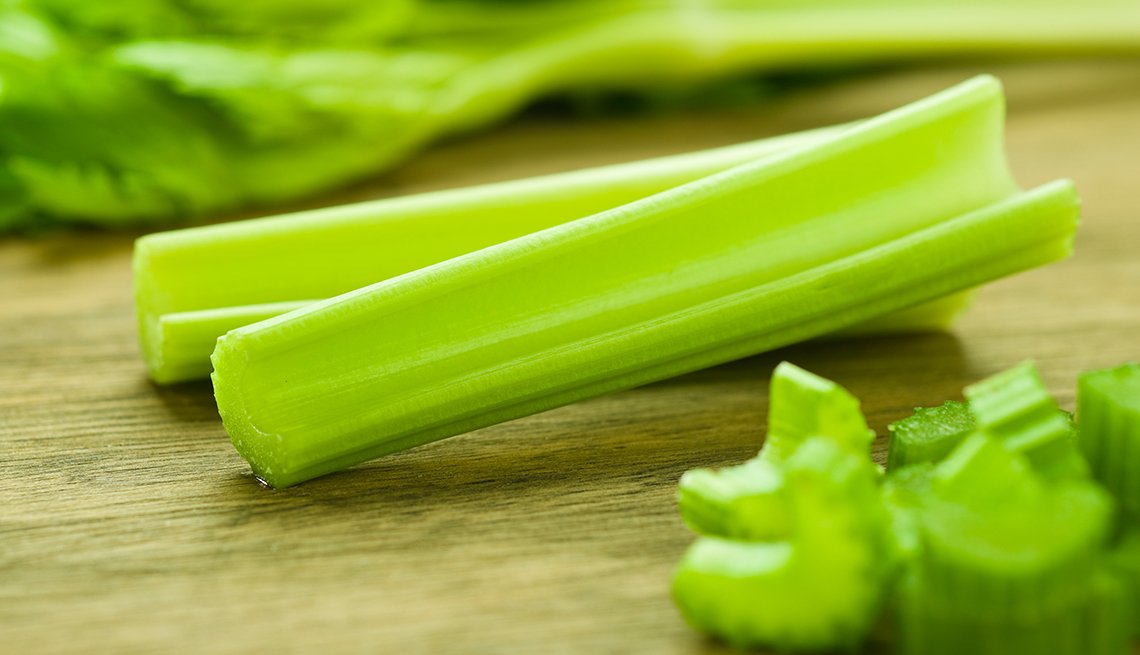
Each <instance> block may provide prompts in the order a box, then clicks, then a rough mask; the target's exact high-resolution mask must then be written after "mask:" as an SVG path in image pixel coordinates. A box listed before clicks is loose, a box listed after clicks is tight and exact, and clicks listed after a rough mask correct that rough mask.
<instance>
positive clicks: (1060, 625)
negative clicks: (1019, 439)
mask: <svg viewBox="0 0 1140 655" xmlns="http://www.w3.org/2000/svg"><path fill="white" fill-rule="evenodd" d="M904 470H905V469H904ZM918 512H919V522H920V526H921V527H920V529H921V540H922V546H921V548H918V549H915V550H914V551H913V554H914V556H915V557H914V561H913V564H912V567H911V570H910V572H909V574H908V576H907V577H906V579H905V580H904V583H903V584H902V585H901V587H900V597H899V600H898V603H897V606H898V618H899V632H900V643H901V645H902V651H903V652H904V653H924V654H926V653H933V654H938V653H961V652H971V653H985V654H989V653H993V654H994V655H997V654H998V653H1001V654H1002V655H1011V654H1018V653H1039V652H1050V653H1072V654H1073V655H1078V654H1081V653H1120V652H1124V651H1123V650H1122V648H1123V647H1124V646H1125V645H1126V643H1127V642H1126V628H1125V625H1126V624H1125V622H1124V614H1123V612H1124V610H1125V604H1124V596H1123V593H1122V590H1121V589H1120V587H1119V584H1118V583H1117V582H1116V581H1114V580H1112V579H1111V578H1110V577H1108V576H1107V575H1106V571H1107V568H1106V565H1107V561H1106V558H1105V549H1104V544H1105V540H1106V538H1107V535H1108V533H1109V530H1110V529H1111V520H1112V512H1113V510H1112V503H1111V499H1110V498H1109V497H1108V496H1107V494H1105V493H1104V492H1103V491H1102V490H1101V489H1100V488H1099V487H1097V486H1096V485H1094V484H1092V483H1091V482H1089V481H1087V480H1083V479H1066V480H1059V481H1055V482H1053V483H1052V484H1051V485H1046V484H1045V481H1044V479H1043V478H1040V477H1039V474H1038V473H1037V472H1036V471H1035V470H1034V467H1033V466H1032V465H1031V464H1030V462H1029V460H1028V458H1027V457H1026V456H1025V455H1024V454H1022V453H1019V452H1016V451H1014V450H1011V449H1009V448H1007V447H1005V446H1004V445H1003V444H1001V443H1000V442H999V441H998V440H996V439H995V438H993V437H991V436H987V435H985V434H983V433H976V434H974V435H973V436H971V437H970V438H968V439H967V440H965V441H964V442H962V443H961V444H960V445H959V446H958V447H957V448H956V449H955V450H954V452H953V453H951V455H950V456H949V457H947V458H946V459H945V460H943V462H942V463H940V464H939V465H938V466H937V467H936V468H935V470H934V474H933V483H932V486H931V492H930V494H929V496H928V497H927V499H926V500H925V502H923V503H922V506H921V509H919V510H918Z"/></svg>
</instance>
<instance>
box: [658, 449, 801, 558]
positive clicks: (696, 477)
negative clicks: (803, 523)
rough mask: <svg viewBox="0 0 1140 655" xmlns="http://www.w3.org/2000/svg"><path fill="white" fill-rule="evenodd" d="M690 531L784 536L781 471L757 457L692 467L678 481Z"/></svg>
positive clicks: (746, 537)
mask: <svg viewBox="0 0 1140 655" xmlns="http://www.w3.org/2000/svg"><path fill="white" fill-rule="evenodd" d="M677 507H678V508H679V509H680V511H681V518H682V519H684V521H685V525H687V526H688V527H689V529H690V530H692V531H693V532H696V533H698V534H703V535H709V536H712V537H725V538H727V539H739V540H744V541H768V540H774V539H785V538H787V535H788V533H789V531H790V529H791V528H790V519H789V517H788V513H787V498H786V494H785V485H784V471H783V468H782V467H780V466H779V465H777V464H775V463H773V462H770V461H767V460H764V459H760V458H758V457H756V458H753V459H750V460H748V461H747V462H745V463H743V464H739V465H737V466H729V467H725V468H722V469H717V470H713V469H693V470H691V471H686V472H685V474H684V475H683V476H681V481H680V483H679V484H678V485H677Z"/></svg>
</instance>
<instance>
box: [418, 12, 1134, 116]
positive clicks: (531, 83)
mask: <svg viewBox="0 0 1140 655" xmlns="http://www.w3.org/2000/svg"><path fill="white" fill-rule="evenodd" d="M523 34H524V35H525V37H524V38H522V40H521V43H520V45H519V47H517V48H514V49H511V50H508V51H507V52H506V53H504V54H503V55H501V56H498V57H495V58H493V59H491V60H489V61H487V62H486V63H484V64H481V65H479V66H476V67H475V68H473V69H472V71H471V73H472V74H470V75H466V76H463V77H462V78H461V79H460V80H458V81H457V83H456V84H455V85H454V86H453V87H451V88H450V89H448V91H447V93H446V94H444V96H443V98H442V99H441V100H440V101H439V103H438V105H437V106H436V107H435V108H434V111H435V112H436V114H437V115H438V116H439V123H440V125H441V126H446V127H443V128H441V131H456V130H467V129H473V128H476V127H479V126H481V125H484V124H486V123H488V122H490V121H493V120H495V119H497V118H498V117H500V116H502V115H504V114H506V113H509V112H510V111H512V110H513V109H515V108H516V107H519V106H521V105H522V104H524V103H525V102H526V101H527V100H528V99H529V98H532V97H535V96H538V95H542V94H545V93H549V92H552V91H560V90H564V89H573V88H583V87H590V86H599V85H602V86H614V87H620V88H626V87H629V86H636V85H653V84H659V83H661V82H676V81H682V82H684V81H691V80H694V79H708V78H710V77H716V76H725V75H732V74H738V73H746V72H753V73H754V72H757V71H770V70H787V69H796V68H799V69H802V68H806V67H811V66H826V65H834V64H835V63H836V62H841V63H842V65H844V66H848V65H851V64H865V63H874V62H880V61H913V60H915V59H921V58H937V57H946V56H954V55H1014V56H1016V55H1021V56H1025V55H1072V54H1134V53H1136V52H1137V51H1138V49H1140V8H1138V7H1136V6H1135V5H1131V4H1113V3H1107V4H1099V3H1098V6H1097V7H1095V8H1085V7H1084V6H1081V7H1076V6H1053V7H1047V8H1043V7H994V6H986V5H984V4H979V5H978V6H971V7H969V8H968V9H963V8H962V7H956V6H953V5H952V4H951V5H942V6H939V4H938V3H931V4H927V5H920V6H913V5H911V6H907V5H905V4H899V5H895V6H873V5H872V6H858V7H849V8H847V7H837V6H830V7H806V8H803V7H784V8H773V7H771V6H763V7H759V8H758V7H754V6H753V7H748V6H747V5H746V4H743V3H742V6H740V7H737V8H723V7H718V6H716V5H712V6H709V5H707V4H705V3H693V4H686V5H684V6H680V7H678V6H673V7H671V8H669V9H663V10H661V11H652V10H645V11H637V12H631V13H629V14H627V15H620V16H617V17H614V18H610V19H606V20H599V21H586V22H584V23H582V24H577V25H575V26H574V27H572V28H569V29H566V30H553V31H551V32H549V33H546V34H544V35H543V36H541V37H539V38H534V37H533V31H524V32H523Z"/></svg>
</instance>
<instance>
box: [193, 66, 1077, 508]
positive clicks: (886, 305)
mask: <svg viewBox="0 0 1140 655" xmlns="http://www.w3.org/2000/svg"><path fill="white" fill-rule="evenodd" d="M1002 115H1003V107H1002V95H1001V88H1000V85H999V84H998V82H997V81H996V80H994V79H992V78H988V77H981V78H977V79H974V80H971V81H969V82H966V83H964V84H962V85H959V86H958V87H955V88H953V89H950V90H948V91H945V92H943V93H940V94H937V95H935V96H932V97H930V98H927V99H925V100H922V101H920V102H917V103H915V104H913V105H909V106H907V107H904V108H902V109H899V110H896V111H893V112H889V113H887V114H884V115H883V116H880V117H878V118H875V119H872V120H869V121H866V122H865V123H862V124H859V125H857V126H854V127H852V128H849V129H847V130H845V131H843V132H841V133H840V134H837V135H831V136H829V137H828V138H827V139H825V140H823V141H822V142H819V143H812V144H806V145H803V146H800V147H796V148H793V149H791V150H788V151H785V152H783V153H780V154H777V155H774V156H772V157H769V158H765V159H761V160H759V161H756V162H752V163H747V164H744V165H741V166H739V167H736V168H732V169H729V170H727V171H724V172H723V173H719V174H715V175H711V176H709V177H707V178H702V179H700V180H697V181H694V182H692V183H690V184H686V185H683V186H680V187H677V188H674V189H670V190H668V191H665V192H662V193H660V194H657V195H654V196H650V197H648V198H645V199H642V200H639V201H635V202H632V203H630V204H628V205H624V206H621V207H618V208H615V209H612V210H609V211H605V212H602V213H600V214H596V215H594V216H590V217H587V218H583V219H579V220H576V221H572V222H570V223H566V224H563V225H559V226H556V227H553V228H549V229H546V230H543V231H541V232H537V233H534V234H530V235H527V236H524V237H520V238H517V239H514V240H511V241H508V242H505V243H501V244H498V245H495V246H491V247H488V248H485V249H483V250H480V251H477V252H473V253H469V254H467V255H463V256H460V257H456V258H454V259H451V260H449V261H446V262H442V263H440V264H436V265H433V266H429V267H427V268H423V269H420V270H417V271H414V272H412V273H408V274H406V275H402V276H399V277H396V278H393V279H390V280H385V281H383V282H379V283H377V284H374V285H371V286H368V287H364V288H362V289H358V290H356V291H352V292H349V293H346V294H343V295H341V296H338V297H336V298H332V299H330V300H326V301H322V302H319V303H316V304H314V305H309V306H307V307H304V308H301V309H298V310H296V311H293V312H290V313H288V314H285V315H282V316H279V317H276V318H271V319H268V320H266V321H262V322H260V323H256V324H253V325H250V326H246V327H242V328H239V329H237V330H233V331H231V332H229V333H228V334H227V335H225V336H224V337H222V338H221V339H219V341H218V345H217V348H216V349H215V351H214V354H213V363H214V373H213V375H212V378H213V381H214V389H215V395H216V398H217V401H218V406H219V410H220V413H221V415H222V420H223V422H224V424H225V426H226V429H227V431H228V432H229V433H230V435H231V437H232V439H233V442H234V445H235V447H236V448H237V449H238V451H239V452H241V454H242V455H243V456H244V457H245V458H246V459H247V460H248V461H249V462H250V464H251V466H252V467H253V469H254V471H255V472H256V473H257V474H258V475H259V476H260V477H261V478H262V479H263V480H265V481H266V482H268V483H269V484H271V485H273V486H276V487H282V486H288V485H291V484H295V483H297V482H301V481H303V480H306V479H310V478H313V477H316V476H318V475H323V474H326V473H329V472H332V471H336V470H339V469H342V468H345V467H347V466H351V465H353V464H357V463H360V462H363V461H366V460H368V459H372V458H375V457H378V456H381V455H384V454H387V453H391V452H395V451H398V450H403V449H406V448H410V447H413V446H416V445H420V444H423V443H427V442H429V441H433V440H436V439H441V438H444V437H447V436H451V435H454V434H458V433H460V432H465V431H468V430H471V429H475V428H478V427H482V426H485V425H490V424H493V423H497V422H500V421H504V420H508V419H511V418H516V417H519V416H524V415H527V414H531V413H534V412H537V411H542V410H545V409H549V408H552V407H556V406H559V405H563V404H566V403H569V402H573V401H576V400H579V399H583V398H589V397H592V396H596V395H599V394H602V393H606V392H609V391H614V390H618V389H625V388H629V387H632V386H636V385H639V384H643V383H646V382H650V381H653V380H658V379H662V378H665V377H669V376H672V375H676V374H679V373H683V372H687V371H691V370H695V369H698V368H702V367H706V366H710V365H714V364H717V363H721V362H725V361H729V360H731V359H735V358H739V357H743V356H747V355H751V354H755V353H758V352H762V351H764V350H768V349H771V348H774V347H777V346H780V345H785V344H788V343H792V342H795V341H800V340H803V339H807V338H811V337H814V336H818V335H820V334H823V333H826V332H830V331H834V330H836V329H839V328H843V327H847V326H849V325H853V324H855V323H858V322H860V321H864V320H867V319H870V318H872V317H875V316H880V315H883V314H886V313H889V312H892V311H898V310H900V309H903V308H906V307H910V306H913V305H916V304H918V303H921V302H923V301H928V300H931V299H934V298H938V297H941V296H944V295H946V294H948V293H952V292H955V291H959V290H963V289H967V288H971V287H973V286H976V285H979V284H981V283H983V282H986V281H988V280H992V279H994V278H996V277H1000V276H1002V275H1008V274H1010V273H1014V272H1017V271H1020V270H1024V269H1026V268H1029V267H1032V266H1036V265H1040V264H1043V263H1046V262H1050V261H1054V260H1056V259H1060V258H1063V257H1065V256H1066V255H1067V254H1068V253H1069V252H1070V250H1071V239H1072V235H1073V231H1074V229H1075V225H1076V216H1077V198H1076V195H1075V192H1074V190H1073V189H1072V186H1071V185H1070V184H1068V183H1064V182H1059V183H1054V184H1050V185H1046V186H1044V187H1041V188H1039V189H1037V190H1034V191H1030V192H1025V193H1019V191H1018V189H1017V187H1016V185H1015V184H1014V183H1013V181H1012V180H1011V178H1010V176H1009V173H1008V170H1007V168H1006V164H1005V160H1004V156H1003V153H1002V148H1001V124H1002Z"/></svg>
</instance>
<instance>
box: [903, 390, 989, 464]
mask: <svg viewBox="0 0 1140 655" xmlns="http://www.w3.org/2000/svg"><path fill="white" fill-rule="evenodd" d="M887 429H888V430H889V431H890V438H891V441H890V449H889V450H888V453H887V468H888V469H897V468H902V467H904V466H908V465H910V464H916V463H919V462H938V461H939V460H941V459H942V458H943V457H945V456H946V455H947V454H949V452H950V451H951V450H953V449H954V447H955V446H957V445H958V444H959V443H960V442H961V441H962V440H963V439H965V438H966V436H967V435H969V434H970V433H971V432H973V431H974V415H973V414H972V413H970V408H969V407H968V406H967V405H966V404H965V403H960V402H958V401H955V400H947V401H946V402H945V403H943V404H941V405H939V406H938V407H916V408H915V410H914V414H912V415H911V416H908V417H906V418H904V419H902V420H901V421H895V422H894V423H891V424H890V425H889V426H887Z"/></svg>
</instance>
